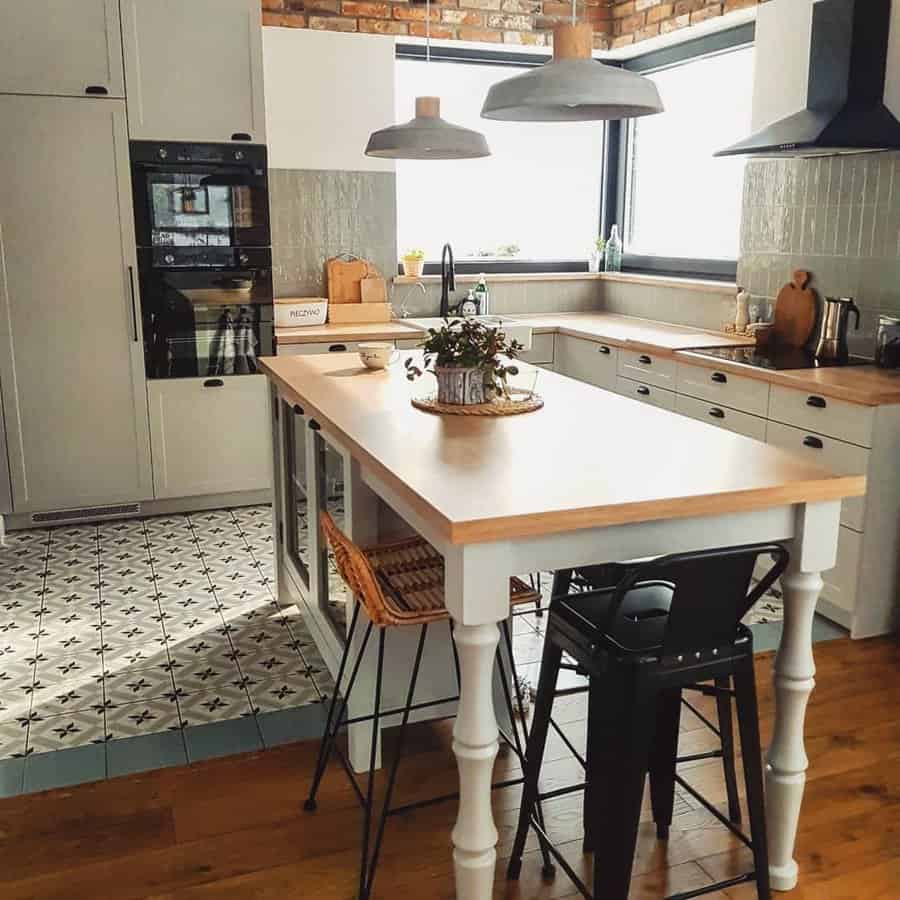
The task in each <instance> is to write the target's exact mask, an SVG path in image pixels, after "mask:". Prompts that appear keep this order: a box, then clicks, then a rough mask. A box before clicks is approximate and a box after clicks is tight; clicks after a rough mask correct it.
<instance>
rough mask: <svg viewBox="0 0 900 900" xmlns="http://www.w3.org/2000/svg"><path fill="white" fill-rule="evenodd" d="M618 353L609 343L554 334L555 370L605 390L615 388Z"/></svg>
mask: <svg viewBox="0 0 900 900" xmlns="http://www.w3.org/2000/svg"><path fill="white" fill-rule="evenodd" d="M618 357H619V351H618V349H617V348H615V347H611V346H610V345H609V344H601V343H597V342H596V341H589V340H586V339H585V338H577V337H571V336H570V335H567V334H559V335H557V336H556V348H555V353H554V359H553V362H554V367H555V368H556V371H557V372H559V373H560V374H562V375H568V376H569V377H570V378H577V379H578V380H579V381H586V382H587V383H588V384H594V385H596V386H597V387H601V388H605V389H606V390H608V391H614V390H616V362H617V360H618Z"/></svg>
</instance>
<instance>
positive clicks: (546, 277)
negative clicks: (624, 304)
mask: <svg viewBox="0 0 900 900" xmlns="http://www.w3.org/2000/svg"><path fill="white" fill-rule="evenodd" d="M480 277H481V276H480V275H472V274H463V275H460V274H457V276H456V280H457V282H459V283H460V284H477V283H478V280H479V279H480ZM486 278H487V282H488V284H489V285H490V284H502V283H504V282H523V281H524V282H528V281H615V282H622V283H625V284H643V285H646V286H647V287H669V288H681V289H682V290H687V291H699V292H702V293H709V294H733V293H735V292H736V291H737V285H736V284H735V283H734V282H728V281H707V280H704V279H702V278H675V277H670V276H668V275H645V274H643V273H639V272H599V273H598V272H520V273H515V272H508V273H503V274H497V275H487V276H486ZM440 282H441V276H440V275H421V276H420V277H418V278H412V277H410V276H409V275H396V276H395V277H394V284H418V283H422V284H440Z"/></svg>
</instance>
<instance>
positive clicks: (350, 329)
mask: <svg viewBox="0 0 900 900" xmlns="http://www.w3.org/2000/svg"><path fill="white" fill-rule="evenodd" d="M419 334H421V332H420V331H419V330H418V329H417V328H413V327H412V326H411V325H404V324H403V322H401V321H400V320H398V319H393V320H392V321H390V322H382V323H379V324H360V325H331V324H327V325H305V326H303V327H301V328H276V329H275V343H276V344H319V343H327V342H329V341H397V340H403V339H404V338H415V337H416V336H418V335H419Z"/></svg>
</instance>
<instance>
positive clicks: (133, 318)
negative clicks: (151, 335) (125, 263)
mask: <svg viewBox="0 0 900 900" xmlns="http://www.w3.org/2000/svg"><path fill="white" fill-rule="evenodd" d="M128 286H129V288H130V289H131V327H132V328H133V329H134V343H135V344H137V343H139V342H140V338H139V336H138V322H137V301H136V298H135V294H134V266H129V267H128Z"/></svg>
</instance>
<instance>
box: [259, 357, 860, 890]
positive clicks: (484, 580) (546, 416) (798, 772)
mask: <svg viewBox="0 0 900 900" xmlns="http://www.w3.org/2000/svg"><path fill="white" fill-rule="evenodd" d="M262 367H263V369H264V371H265V372H266V374H267V375H268V377H269V378H270V381H271V385H272V400H273V422H274V429H275V463H276V502H275V518H276V534H277V536H278V541H277V550H276V564H277V566H278V573H279V590H289V591H290V590H293V589H294V588H292V587H291V585H294V586H295V587H298V586H299V587H300V592H301V594H302V584H301V583H300V582H302V579H300V581H299V582H298V580H297V579H296V578H294V577H293V575H292V574H291V570H292V569H293V568H294V562H292V559H291V555H292V554H291V553H289V552H287V550H286V537H285V536H286V535H287V534H288V533H289V532H290V531H291V530H293V529H295V527H296V526H295V523H294V516H295V512H294V509H293V507H291V506H290V496H289V495H290V492H291V490H292V484H291V481H292V478H293V476H292V474H291V466H292V464H295V463H296V458H297V454H296V447H295V446H294V444H293V443H292V441H293V440H295V438H296V430H295V426H294V423H296V422H297V421H302V422H303V424H304V425H305V426H306V427H308V428H309V429H311V430H312V432H313V435H314V444H315V445H318V442H319V441H322V440H325V439H327V440H328V441H329V442H331V443H332V444H333V445H334V446H336V447H338V448H340V451H341V453H342V454H343V455H344V456H345V458H346V459H347V460H348V463H349V477H348V478H347V479H346V480H345V494H344V511H345V516H346V518H345V522H346V524H345V528H346V530H347V532H348V533H349V535H350V537H351V538H352V539H354V540H356V541H357V542H360V543H366V542H369V541H372V540H374V539H377V537H378V535H379V530H380V527H379V522H380V521H381V517H380V515H379V503H383V504H385V505H386V506H387V507H389V508H390V509H391V510H392V511H393V513H394V514H396V516H398V517H400V518H401V519H402V520H403V521H404V522H405V523H407V524H408V526H410V527H411V528H413V529H415V530H416V531H417V532H419V533H420V534H422V535H423V536H424V537H426V538H427V539H428V540H429V541H430V542H431V543H432V544H433V545H434V546H435V547H436V548H437V549H438V550H439V551H440V552H441V553H442V554H443V556H444V559H445V565H446V584H445V589H446V602H447V606H448V609H449V611H450V614H451V616H452V617H453V619H454V620H455V623H456V629H455V640H456V643H457V647H458V651H459V657H460V663H461V669H462V690H461V696H460V703H459V711H458V714H457V718H456V724H455V729H454V744H453V748H454V753H455V755H456V758H457V761H458V766H459V778H460V792H461V799H460V805H459V817H458V821H457V824H456V827H455V829H454V830H453V834H452V841H453V848H454V849H453V855H454V863H455V872H456V890H457V896H458V897H459V898H465V900H487V898H489V897H490V896H491V893H492V885H493V880H494V864H495V860H496V852H495V845H496V842H497V832H496V829H495V827H494V823H493V818H492V813H491V798H490V790H489V785H490V776H491V770H492V766H493V761H494V758H495V756H496V754H497V749H498V741H497V737H498V732H497V723H496V719H495V714H494V706H493V703H492V687H491V682H492V673H493V667H494V655H495V650H496V647H497V643H498V628H497V623H498V622H500V621H501V620H503V619H504V618H506V617H507V616H508V614H509V600H508V579H509V576H510V575H513V574H518V573H521V572H528V571H535V570H552V569H557V568H562V567H564V566H576V565H586V564H590V563H595V562H600V561H611V560H627V559H633V558H637V557H643V556H652V555H658V554H663V553H672V552H678V551H688V550H699V549H704V548H709V547H721V546H728V545H737V544H746V543H756V542H767V541H783V542H785V543H787V544H788V545H789V546H790V548H791V554H792V559H791V566H790V569H789V572H788V574H787V575H786V576H785V578H784V579H783V589H784V595H785V596H784V605H785V621H784V633H783V637H782V641H781V648H780V650H779V652H778V655H777V657H776V665H775V683H776V714H775V730H774V736H773V740H772V744H771V746H770V748H769V752H768V763H769V768H768V774H767V782H768V783H767V797H768V815H769V835H770V862H771V866H770V868H771V874H772V881H773V885H774V886H775V887H776V888H778V889H782V890H786V889H790V888H791V887H793V886H794V885H795V884H796V882H797V875H798V873H797V866H796V863H795V862H794V861H793V858H792V855H793V844H794V837H795V834H796V827H797V822H798V818H799V815H800V806H801V801H802V795H803V788H804V782H805V770H806V767H807V760H806V755H805V752H804V748H803V721H804V715H805V709H806V703H807V700H808V697H809V694H810V692H811V691H812V689H813V685H814V681H813V676H814V672H815V668H814V664H813V657H812V640H811V628H812V619H813V614H814V612H815V606H816V600H817V598H818V595H819V592H820V590H821V587H822V579H821V576H820V573H821V572H822V571H824V570H827V569H830V568H831V567H832V566H833V565H834V562H835V555H836V548H837V537H838V528H839V520H840V508H841V499H842V498H844V497H851V496H858V495H860V494H862V493H863V491H864V487H865V480H864V478H862V477H860V476H856V475H852V476H838V475H832V474H830V473H828V472H826V471H824V470H823V469H821V468H819V467H817V466H813V465H809V464H807V463H806V462H805V461H803V460H802V459H799V458H797V457H796V456H794V455H791V454H789V453H787V452H785V451H783V450H779V449H777V448H775V447H770V446H766V445H764V444H761V443H759V442H757V441H754V440H751V439H749V438H746V437H743V436H741V435H738V434H733V433H730V432H727V431H724V430H721V429H716V428H713V427H710V426H708V425H705V424H702V423H699V422H696V421H694V420H692V419H689V418H685V417H680V416H678V415H675V414H674V413H671V412H668V411H666V410H662V409H656V408H653V407H649V406H646V405H643V404H640V403H636V402H634V401H632V400H629V399H627V398H624V397H620V396H617V395H615V394H613V393H611V392H608V391H604V390H601V389H599V388H596V387H592V386H590V385H587V384H581V383H579V382H576V381H574V380H572V379H568V378H564V377H562V376H559V375H556V374H554V373H545V374H544V375H542V377H541V382H540V390H541V393H542V395H543V397H544V400H545V406H544V408H543V409H542V410H540V411H538V412H536V413H533V414H530V415H525V416H516V417H511V418H503V419H472V418H459V417H435V416H431V415H428V414H426V413H423V412H420V411H418V410H416V409H415V408H413V407H412V406H411V404H410V396H411V395H412V394H413V393H414V392H422V393H424V392H427V391H428V390H429V386H428V385H422V384H415V385H410V384H409V382H407V381H406V379H405V377H404V373H403V370H402V366H394V367H392V368H391V369H389V370H387V371H382V372H372V371H369V370H366V369H364V368H362V367H361V365H360V364H359V363H358V361H357V360H356V359H355V358H354V357H353V356H351V355H349V354H348V355H339V356H334V355H321V356H316V355H311V356H290V357H279V358H277V359H267V360H263V361H262ZM522 368H523V372H522V376H521V377H522V378H523V379H525V380H526V381H528V380H529V378H530V377H531V373H530V372H529V371H528V369H529V367H528V366H523V367H522ZM292 435H293V437H292ZM305 460H306V461H307V463H311V464H314V463H315V460H316V451H315V449H310V448H309V447H307V448H306V455H305ZM294 480H295V479H294ZM307 493H308V497H307V500H308V508H307V510H306V515H307V521H308V522H314V521H315V520H316V516H317V513H318V508H319V507H320V504H322V503H323V502H324V500H325V498H324V497H323V495H322V494H321V493H320V492H319V491H318V490H312V491H309V490H308V491H307ZM317 530H318V529H316V528H312V527H310V528H309V529H308V531H309V532H310V535H309V536H310V540H311V542H312V545H313V546H314V545H315V541H316V537H315V532H317ZM317 556H319V554H315V553H314V554H312V555H310V556H308V557H307V562H308V563H309V564H310V566H311V572H310V573H307V584H309V583H312V582H315V581H316V580H318V581H319V582H320V583H321V579H322V578H323V577H326V576H325V575H324V574H323V572H322V570H321V566H322V563H321V561H319V562H317ZM389 658H390V659H391V660H392V665H394V666H396V667H399V668H400V669H401V670H402V672H403V674H404V675H405V673H406V672H407V671H408V663H409V660H408V659H407V658H400V657H399V656H397V655H392V656H390V657H389ZM446 664H447V665H449V664H450V661H449V657H448V658H447V659H446ZM399 677H400V676H399V675H398V678H399ZM354 714H355V711H354ZM351 737H352V736H351ZM351 752H352V746H351Z"/></svg>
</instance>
